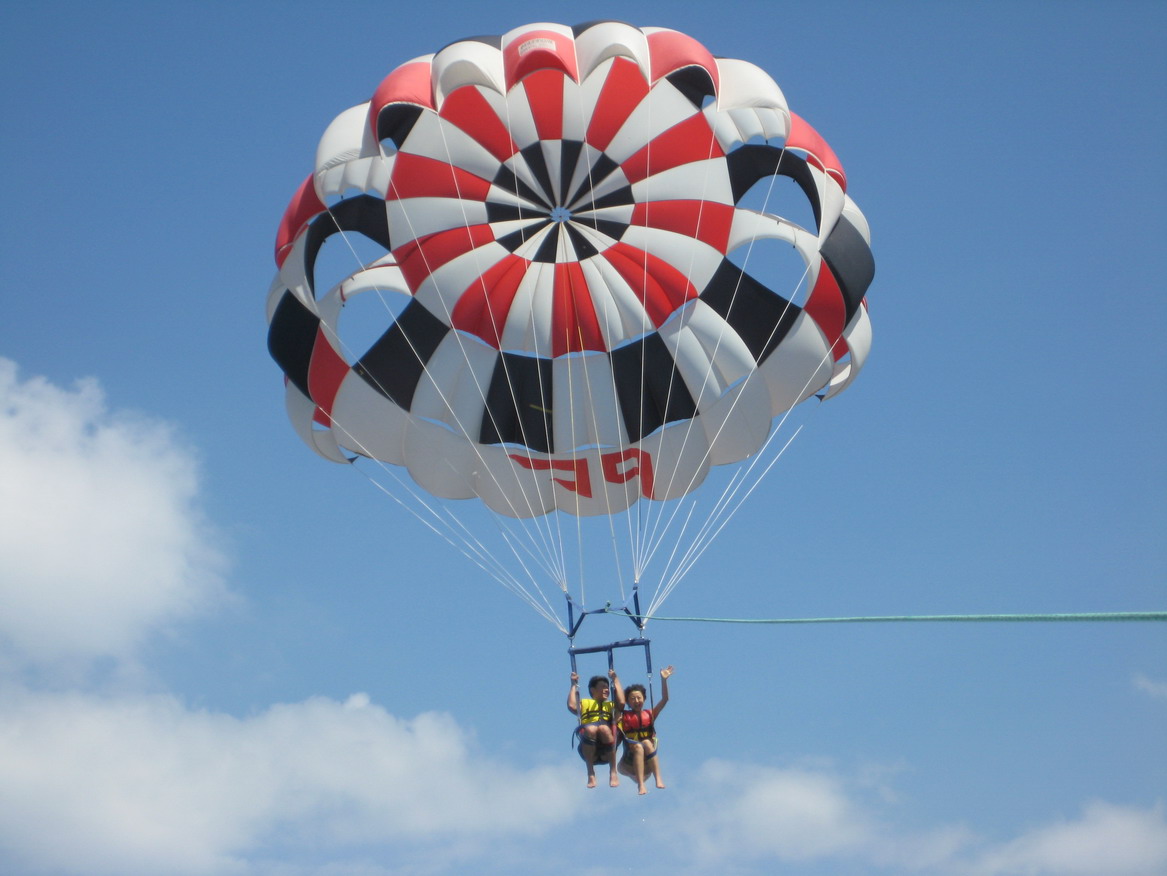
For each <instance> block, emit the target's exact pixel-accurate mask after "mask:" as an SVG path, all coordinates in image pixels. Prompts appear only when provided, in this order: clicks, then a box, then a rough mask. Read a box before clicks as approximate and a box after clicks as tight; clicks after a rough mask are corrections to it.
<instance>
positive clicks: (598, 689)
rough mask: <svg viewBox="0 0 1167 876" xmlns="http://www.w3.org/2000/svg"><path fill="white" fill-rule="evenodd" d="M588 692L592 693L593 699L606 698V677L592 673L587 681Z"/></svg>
mask: <svg viewBox="0 0 1167 876" xmlns="http://www.w3.org/2000/svg"><path fill="white" fill-rule="evenodd" d="M588 693H590V694H591V695H592V699H593V700H606V699H607V698H608V679H606V678H604V676H602V675H593V676H592V677H591V680H590V681H589V682H588Z"/></svg>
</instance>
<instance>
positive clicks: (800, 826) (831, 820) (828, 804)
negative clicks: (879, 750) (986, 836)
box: [677, 760, 971, 873]
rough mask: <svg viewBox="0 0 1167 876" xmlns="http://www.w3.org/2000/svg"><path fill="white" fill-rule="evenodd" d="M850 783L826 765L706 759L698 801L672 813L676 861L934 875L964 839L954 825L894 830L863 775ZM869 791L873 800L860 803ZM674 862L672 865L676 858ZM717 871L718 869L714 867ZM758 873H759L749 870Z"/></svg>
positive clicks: (884, 794) (700, 866)
mask: <svg viewBox="0 0 1167 876" xmlns="http://www.w3.org/2000/svg"><path fill="white" fill-rule="evenodd" d="M888 772H889V770H888V769H879V768H873V767H868V768H865V769H864V770H863V771H861V774H860V776H859V777H858V779H857V780H856V781H855V782H851V781H848V780H847V779H845V778H844V777H843V776H841V775H839V774H838V773H836V772H835V771H833V770H831V769H830V768H829V767H825V766H820V767H816V768H794V769H776V768H772V767H759V766H755V765H751V764H743V763H732V762H728V761H721V760H713V761H709V762H707V763H706V764H705V766H704V767H703V769H702V770H701V771H700V773H699V774H698V776H697V778H696V782H695V783H696V785H697V787H698V788H699V790H700V798H699V799H698V800H695V801H693V802H692V804H691V805H690V806H688V807H687V808H686V809H685V811H684V812H683V813H680V814H679V817H678V821H679V822H680V825H681V827H680V830H678V831H677V836H678V837H682V838H683V840H682V842H681V847H680V851H681V852H682V856H681V859H685V860H688V861H690V862H692V866H691V870H692V872H698V873H703V872H736V868H738V867H744V868H747V871H748V872H771V871H773V870H774V869H775V868H778V867H779V866H788V865H791V864H800V863H812V862H824V861H826V862H830V861H836V862H838V861H844V860H845V861H848V862H850V863H851V864H852V865H855V864H859V865H861V866H862V865H867V866H870V867H871V870H872V872H885V869H884V868H886V867H891V868H893V870H894V871H895V872H903V871H921V870H923V871H928V872H938V868H939V867H940V866H941V865H944V864H947V863H948V862H950V861H952V860H953V859H954V857H955V855H956V854H957V853H958V851H959V850H960V849H961V848H963V847H964V846H966V845H967V844H968V843H969V841H970V839H971V837H970V834H969V832H968V831H967V830H965V829H964V828H962V827H960V826H950V827H941V828H939V829H936V830H934V831H930V832H928V833H924V834H909V833H905V832H903V831H897V830H895V829H894V828H893V827H891V826H890V823H889V822H888V821H887V820H886V819H885V818H884V817H881V813H882V812H883V810H885V809H886V808H887V805H886V804H888V803H889V802H891V800H892V799H893V798H894V795H891V794H889V792H888V789H887V788H886V786H885V785H884V784H883V783H882V782H880V783H877V784H876V785H874V786H872V783H871V781H870V776H871V775H872V774H873V773H874V774H878V775H880V776H884V775H886V774H887V773H888ZM863 786H869V788H870V790H873V791H874V795H873V796H874V798H875V799H874V801H872V802H868V801H865V800H864V799H863V794H862V793H861V792H860V788H861V787H863ZM681 859H679V860H681ZM719 867H720V868H723V870H721V871H719V870H718V868H719ZM750 867H761V868H763V869H762V870H761V871H755V870H752V869H748V868H750Z"/></svg>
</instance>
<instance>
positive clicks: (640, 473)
mask: <svg viewBox="0 0 1167 876" xmlns="http://www.w3.org/2000/svg"><path fill="white" fill-rule="evenodd" d="M626 462H631V463H632V464H631V465H629V466H627V467H625V468H621V465H623V464H624V463H626ZM600 464H601V465H602V466H603V469H604V480H606V481H607V482H608V483H610V484H626V483H628V481H630V480H632V478H634V477H639V478H640V495H642V496H644V498H646V499H651V498H652V455H651V454H650V453H648V452H647V451H645V450H640V449H639V448H636V447H629V448H628V449H627V450H621V451H618V452H614V453H605V454H602V455H601V456H600Z"/></svg>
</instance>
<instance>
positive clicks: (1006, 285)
mask: <svg viewBox="0 0 1167 876" xmlns="http://www.w3.org/2000/svg"><path fill="white" fill-rule="evenodd" d="M727 8H728V7H719V6H717V5H714V4H708V5H702V4H692V5H686V6H684V7H683V8H681V7H680V5H679V4H675V3H649V2H646V3H635V2H625V3H619V4H614V3H593V4H592V5H591V6H590V7H587V8H586V9H584V8H582V7H580V6H579V5H578V4H564V3H555V2H545V3H540V4H534V3H523V2H515V3H509V4H505V5H504V6H503V7H502V8H500V7H499V6H498V5H494V4H491V5H485V6H480V5H474V4H466V3H457V4H449V5H442V6H436V5H432V4H431V5H425V4H385V3H337V4H329V5H328V7H327V8H325V7H321V6H320V5H319V4H307V3H288V4H260V3H255V4H229V3H206V4H200V5H188V6H186V7H179V6H171V5H169V4H166V5H163V4H157V5H154V4H135V3H114V4H103V5H91V4H80V3H78V4H69V3H59V2H56V3H54V2H48V3H43V4H40V5H38V6H37V7H36V8H35V9H33V8H31V7H23V6H20V7H18V6H9V7H6V8H5V9H4V10H3V11H2V12H0V65H2V70H3V77H4V81H5V82H6V84H7V87H6V88H5V89H4V90H3V93H2V95H0V118H2V119H3V131H4V136H3V138H0V155H2V157H3V163H4V166H5V167H6V168H8V173H7V174H6V175H5V193H4V198H3V206H2V207H0V223H2V226H0V227H2V232H3V233H2V234H0V253H2V258H0V282H2V285H3V288H4V301H5V311H6V313H5V318H4V320H3V321H2V322H0V398H2V399H3V405H2V406H0V869H2V870H3V871H4V872H8V873H14V874H42V873H49V874H81V873H84V874H98V873H111V874H113V873H117V874H135V873H141V874H147V873H149V874H154V873H160V872H166V873H190V874H223V873H231V874H234V873H238V874H248V876H250V874H281V876H283V874H297V876H298V874H332V873H345V874H370V876H373V874H377V876H381V874H454V873H466V872H475V873H482V874H492V873H503V872H506V873H526V872H559V873H570V874H580V876H586V874H592V873H599V872H607V871H610V870H621V869H628V870H631V869H633V862H634V861H635V862H638V863H637V864H636V869H637V870H638V871H640V872H645V873H648V874H674V873H677V874H692V876H700V874H741V876H747V874H748V876H754V874H769V873H774V872H784V873H794V874H807V876H815V874H832V876H839V874H843V876H846V874H910V873H921V874H954V876H1007V874H1102V873H1106V874H1141V876H1142V874H1152V873H1158V872H1163V870H1164V869H1167V809H1165V807H1167V792H1165V789H1167V746H1165V745H1164V744H1163V739H1164V738H1167V736H1165V731H1167V629H1165V627H1164V625H1163V624H1162V623H1137V624H1136V623H1126V624H1121V623H1107V624H1094V623H1080V624H1052V623H1049V624H1008V625H1004V624H959V625H957V624H911V625H883V624H878V625H876V624H873V625H835V626H826V625H821V626H820V625H815V626H728V625H717V624H690V623H674V622H665V621H659V622H657V623H654V624H651V625H650V628H649V632H650V634H651V636H652V639H653V650H654V656H655V657H656V659H657V662H658V663H659V664H661V665H663V664H665V663H672V664H674V665H675V666H676V675H675V676H674V677H673V679H672V680H671V687H672V697H673V698H672V701H671V702H670V705H669V707H668V710H667V711H666V712H665V713H664V717H663V718H662V722H661V724H662V732H663V734H664V736H663V744H662V758H663V763H664V769H665V772H666V778H667V780H668V783H669V788H668V789H667V790H665V791H660V792H656V791H651V792H650V793H649V794H648V795H647V796H646V797H644V798H637V796H636V794H635V793H634V789H633V788H632V787H631V786H630V783H627V782H625V784H624V786H622V787H621V788H619V789H617V790H610V789H606V788H605V789H602V790H597V791H586V790H585V789H584V787H583V782H584V771H583V768H582V766H581V764H580V763H579V761H578V759H577V758H576V757H575V755H574V753H573V752H572V751H571V749H570V747H569V734H570V731H571V727H572V719H571V716H570V715H568V713H567V712H566V710H565V709H564V707H563V700H564V697H565V695H566V692H567V675H568V663H567V658H566V654H565V648H566V641H565V640H564V638H563V637H562V635H561V634H560V633H558V632H557V631H556V630H555V628H554V627H553V626H551V625H549V624H548V623H546V622H545V621H544V620H543V619H542V618H540V617H539V616H538V615H536V614H535V613H534V612H532V611H531V610H530V609H528V608H527V607H525V606H524V605H523V604H522V603H521V602H519V601H518V600H517V599H515V598H514V597H513V596H512V595H511V594H509V593H507V592H506V591H504V590H503V589H502V588H501V587H499V586H498V585H496V584H495V583H493V582H492V581H490V580H489V579H487V578H485V577H484V576H483V575H482V574H481V572H480V571H479V570H478V569H477V568H476V567H475V566H474V565H472V564H471V563H469V562H468V561H467V560H466V559H465V558H464V557H462V556H461V555H460V554H458V553H456V552H455V551H452V550H450V549H449V547H448V546H447V545H446V544H445V543H444V542H442V541H440V540H439V539H437V538H435V537H433V536H432V535H431V534H430V533H428V532H427V531H426V530H425V529H424V528H423V527H422V526H421V525H420V524H419V523H418V522H417V521H416V520H415V519H414V518H413V517H411V516H409V515H408V514H406V513H404V512H403V511H402V510H401V509H400V508H399V506H397V505H396V504H395V503H394V502H392V501H390V500H387V499H386V498H385V497H384V496H383V495H382V494H381V493H380V492H379V491H378V490H376V489H375V488H374V487H372V486H371V485H370V484H369V483H368V481H367V480H366V479H365V478H362V477H361V476H360V475H359V474H357V473H355V472H353V471H351V470H349V469H346V468H344V467H341V466H335V465H331V464H329V463H326V462H324V461H322V460H320V459H318V458H316V457H315V456H314V455H313V454H311V453H310V452H309V451H308V450H307V449H306V448H305V447H303V445H302V444H301V443H300V442H299V440H298V439H297V438H296V437H295V434H294V433H293V431H292V429H291V428H290V426H289V425H288V423H287V419H286V416H285V414H284V410H283V398H282V395H283V393H282V384H281V375H280V373H279V370H278V368H277V367H276V366H275V365H274V363H272V362H271V360H270V359H269V358H268V356H267V352H266V348H265V336H266V327H265V324H264V312H263V305H264V298H265V295H266V292H267V288H268V285H269V283H270V282H271V278H272V275H273V274H274V264H273V261H272V243H273V240H274V236H275V230H276V225H277V223H278V221H279V218H280V215H281V213H282V211H283V208H284V206H285V204H286V202H287V199H288V198H289V197H290V195H291V193H292V192H293V191H294V189H295V187H296V186H297V185H298V184H299V182H300V181H301V180H302V179H303V178H304V176H306V175H307V173H308V172H309V171H310V169H311V162H312V158H313V155H314V150H315V147H316V143H317V140H318V138H319V136H320V134H321V133H322V132H323V130H324V128H325V126H326V125H327V124H328V123H329V122H330V121H331V120H332V118H333V117H334V116H335V115H336V114H337V113H339V112H340V111H341V110H343V109H345V108H347V107H349V106H351V105H354V104H357V103H360V102H362V101H364V100H366V99H368V97H369V95H370V94H371V93H372V90H373V89H374V88H375V87H376V85H377V84H378V83H379V82H380V80H381V79H382V77H383V76H384V75H385V74H386V73H388V72H389V70H391V69H392V68H393V67H395V66H396V65H397V64H399V63H401V62H403V61H405V60H408V59H409V58H412V57H415V56H417V55H420V54H424V53H427V52H430V51H434V50H436V49H438V48H440V47H441V46H443V45H445V44H446V43H448V42H450V41H452V40H454V39H456V38H458V37H461V36H467V35H473V34H479V33H501V32H503V31H505V30H508V29H510V28H512V27H515V26H517V25H520V24H524V23H527V22H533V21H540V20H545V21H561V22H565V23H573V22H575V21H577V20H581V19H584V20H590V19H596V18H622V19H624V20H627V21H630V22H632V23H635V24H640V25H662V26H668V27H673V28H676V29H678V30H681V31H684V32H686V33H689V34H692V35H693V36H695V37H697V38H698V39H700V40H701V41H702V42H703V43H704V44H705V45H706V46H707V47H709V49H710V50H711V51H712V52H713V53H714V54H717V55H726V56H733V57H740V58H745V59H747V60H750V61H753V62H755V63H757V64H759V65H760V66H762V67H763V68H765V69H766V70H767V71H768V72H770V73H771V75H772V76H773V77H774V79H775V80H776V81H777V82H778V83H779V85H780V86H781V87H782V89H783V91H784V93H785V95H786V98H787V100H788V101H789V103H790V105H791V108H792V109H793V110H795V111H796V112H798V113H799V114H800V115H802V116H803V117H804V118H806V119H808V120H809V121H810V122H811V123H812V124H813V125H814V126H815V127H816V128H817V129H818V130H819V131H820V132H821V133H822V134H823V135H824V136H825V137H826V139H827V140H828V141H829V142H830V144H831V145H832V146H833V147H834V149H835V151H836V152H837V153H838V155H839V156H840V158H841V160H842V162H843V164H844V167H845V168H846V170H847V174H848V178H849V193H850V194H851V195H852V196H853V197H854V199H855V200H856V201H857V203H858V204H859V205H860V207H861V208H862V209H863V211H864V213H865V215H866V217H867V218H868V220H869V222H870V224H871V227H872V233H873V243H874V251H875V257H876V265H877V271H876V279H875V283H874V284H873V286H872V288H871V290H870V292H869V303H870V312H871V316H872V321H873V325H874V332H875V339H874V348H873V352H872V355H871V358H870V360H869V362H868V364H867V367H866V368H865V370H864V372H863V374H862V375H861V376H860V378H859V379H858V380H857V381H856V383H855V384H854V386H852V387H851V388H849V389H848V390H847V392H845V393H844V394H842V395H841V396H839V397H838V398H836V399H832V400H831V401H830V402H828V403H827V404H824V405H822V406H819V407H816V408H814V409H813V411H806V412H802V414H803V415H804V416H803V419H804V421H805V424H804V428H803V430H802V432H801V433H800V434H799V436H798V438H797V440H796V441H795V442H794V444H793V445H792V446H791V448H790V449H789V450H788V451H787V452H786V454H785V455H784V456H783V457H782V459H781V460H780V462H779V463H778V464H777V465H776V466H775V467H774V469H773V470H772V471H771V472H770V474H769V475H768V476H767V478H766V479H765V480H764V481H763V482H762V485H761V486H760V487H759V489H758V490H757V491H756V493H755V494H754V495H753V496H751V498H750V500H749V502H748V503H747V504H746V506H745V507H744V509H743V510H742V511H741V513H739V514H738V515H737V517H735V519H734V521H733V524H732V525H731V526H729V527H727V528H726V530H725V531H724V532H723V533H722V534H721V536H720V537H719V538H718V539H717V540H716V541H715V542H714V543H713V545H712V547H711V548H710V549H709V550H708V552H707V553H706V554H705V555H704V556H703V557H702V559H701V561H700V563H699V564H698V565H697V566H696V568H695V569H694V570H693V572H692V573H691V574H690V575H689V576H688V577H687V578H686V579H685V581H684V582H683V583H682V584H681V585H680V586H679V587H678V589H677V590H676V592H675V593H674V594H673V595H672V596H671V597H670V598H669V600H668V602H667V603H666V604H665V606H664V607H663V608H662V610H661V614H662V615H667V616H698V617H735V618H775V617H788V618H792V617H830V616H859V615H864V616H867V615H900V614H913V615H914V614H973V613H976V614H981V613H1047V612H1093V611H1098V612H1101V611H1149V610H1163V609H1164V608H1167V551H1165V548H1164V543H1165V540H1164V538H1163V533H1164V532H1165V531H1167V463H1165V462H1164V459H1163V454H1162V445H1163V434H1164V432H1165V427H1167V379H1165V378H1164V372H1165V366H1167V355H1165V354H1164V352H1163V344H1162V337H1163V335H1164V332H1165V331H1167V303H1165V298H1164V295H1163V278H1164V277H1165V276H1167V254H1165V250H1164V248H1163V246H1162V240H1163V239H1164V236H1165V234H1167V210H1165V208H1164V204H1165V203H1167V171H1165V170H1164V158H1165V153H1164V142H1167V60H1165V59H1164V56H1163V52H1162V45H1161V43H1162V34H1163V32H1164V27H1165V25H1167V8H1165V7H1164V6H1163V5H1161V4H1157V3H1136V2H1126V3H1114V4H1107V5H1105V6H1104V5H1103V4H1094V3H1073V2H1070V3H1059V4H1048V3H1009V4H1005V3H1001V4H993V3H988V4H975V5H974V4H959V3H947V4H924V3H888V4H850V3H819V4H793V5H785V6H783V5H776V4H771V3H752V2H745V3H738V4H734V5H733V6H732V12H730V13H727V11H726V10H727ZM602 586H603V585H602V582H601V581H599V580H597V581H596V582H595V584H594V588H595V590H596V592H599V591H600V588H601V587H602ZM602 620H603V619H597V623H602ZM625 627H627V625H626V624H625V625H624V627H620V626H617V627H612V628H611V631H612V634H613V636H623V635H624V634H625ZM629 629H630V628H629ZM607 632H608V631H607V629H604V632H603V634H602V635H601V638H607V637H608V636H607ZM621 668H622V670H624V671H623V674H624V676H625V679H626V680H633V679H634V677H635V675H636V667H635V665H629V666H628V667H627V668H626V669H625V667H624V666H622V667H621Z"/></svg>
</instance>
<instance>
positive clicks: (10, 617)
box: [0, 359, 226, 665]
mask: <svg viewBox="0 0 1167 876" xmlns="http://www.w3.org/2000/svg"><path fill="white" fill-rule="evenodd" d="M197 493H198V477H197V466H196V463H195V460H194V457H193V455H192V453H191V451H190V450H189V449H187V448H186V447H184V446H183V445H182V443H181V442H180V441H179V439H178V437H177V436H176V434H175V433H174V431H173V430H172V429H171V428H169V427H168V426H167V425H165V424H163V423H160V422H157V421H155V420H150V419H148V418H145V417H141V416H135V415H131V414H128V413H124V412H117V411H112V410H110V408H109V407H108V405H107V404H106V401H105V398H104V395H103V393H102V391H101V388H100V387H99V386H98V384H97V383H96V381H94V380H82V381H79V382H78V383H77V384H76V385H74V386H73V387H70V388H61V387H58V386H55V385H53V384H52V383H50V382H48V381H46V380H44V379H41V378H37V377H32V378H29V379H25V380H22V379H21V377H20V375H19V374H18V372H17V367H16V365H15V364H14V363H13V362H11V361H9V360H6V359H0V603H2V604H3V605H4V606H5V610H4V612H3V613H0V648H3V650H6V651H7V652H8V654H7V657H8V659H9V660H16V661H17V662H20V663H32V664H40V665H46V664H50V663H53V662H54V661H61V660H65V659H73V660H81V661H84V660H89V659H93V658H99V657H115V658H126V657H127V656H129V655H131V654H132V653H133V651H134V650H135V649H136V648H137V647H138V646H140V644H141V642H142V641H143V639H144V638H145V637H146V636H148V635H149V634H150V633H152V632H154V631H156V630H157V629H158V628H159V627H160V626H161V625H165V624H167V623H169V622H173V621H176V620H179V619H182V618H186V617H190V616H191V615H192V614H195V613H197V612H199V611H202V610H205V609H206V608H207V607H208V606H210V605H213V604H215V603H216V602H218V601H219V600H220V599H222V597H223V596H224V594H225V592H226V591H225V588H224V585H223V581H222V577H221V574H220V571H221V567H222V557H221V555H220V553H219V551H218V550H217V549H216V547H215V541H216V539H215V536H214V534H213V532H212V529H211V527H210V526H209V525H208V524H207V522H206V521H205V520H204V519H203V518H202V517H201V515H200V514H199V512H198V509H197V505H196V497H197ZM4 646H6V647H4Z"/></svg>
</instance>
